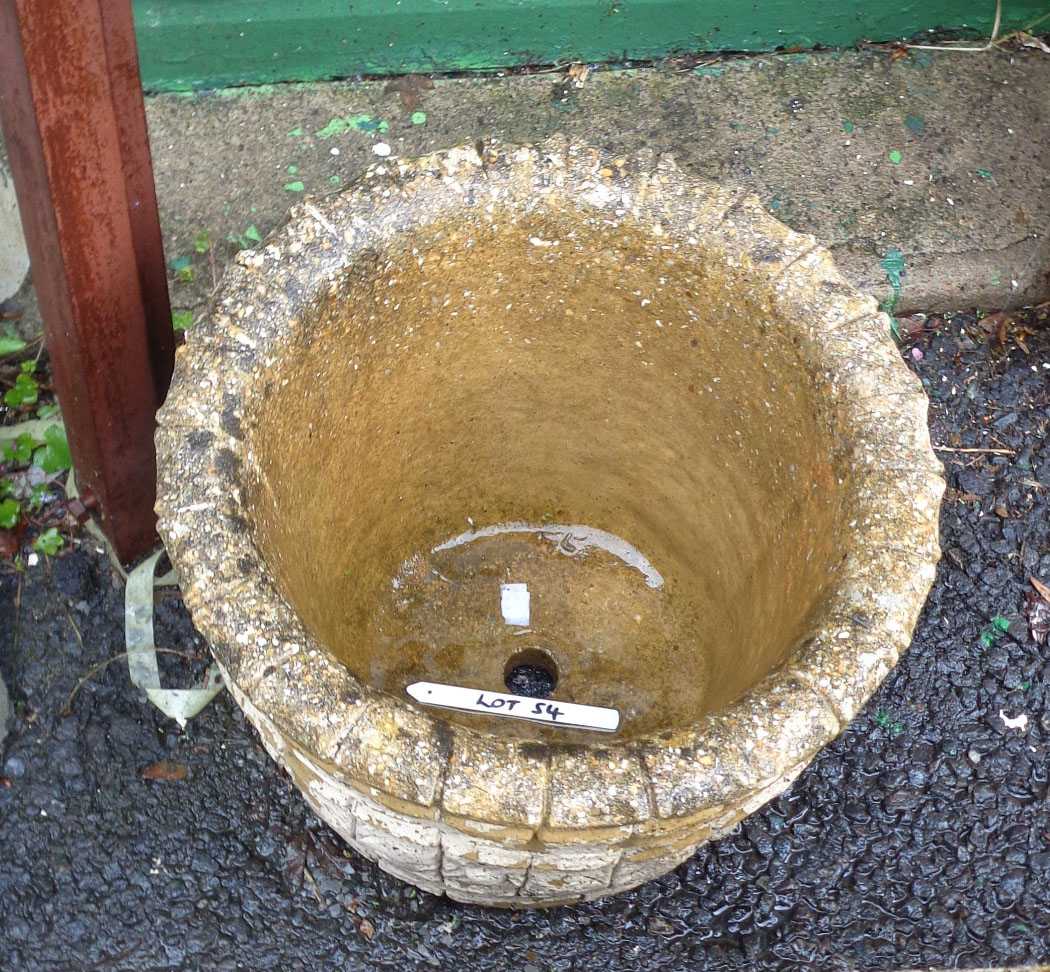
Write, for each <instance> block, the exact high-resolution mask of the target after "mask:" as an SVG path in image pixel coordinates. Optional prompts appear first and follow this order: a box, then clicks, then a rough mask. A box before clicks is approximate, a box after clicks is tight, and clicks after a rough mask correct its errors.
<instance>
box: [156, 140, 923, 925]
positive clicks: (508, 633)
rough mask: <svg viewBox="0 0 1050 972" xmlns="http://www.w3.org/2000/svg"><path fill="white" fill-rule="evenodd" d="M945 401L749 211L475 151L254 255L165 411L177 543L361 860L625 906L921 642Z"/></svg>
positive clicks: (455, 881)
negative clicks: (938, 404)
mask: <svg viewBox="0 0 1050 972" xmlns="http://www.w3.org/2000/svg"><path fill="white" fill-rule="evenodd" d="M479 153H480V154H479ZM925 410H926V401H925V398H924V396H923V393H922V390H921V388H920V387H919V384H918V382H917V381H916V379H915V378H914V377H913V376H912V375H911V374H910V373H909V372H908V370H907V369H906V368H905V367H904V365H903V364H902V363H901V361H900V359H899V356H898V353H897V351H896V348H895V347H894V345H893V342H892V339H891V337H890V330H889V321H888V319H887V318H886V317H885V316H884V315H882V314H880V313H879V312H878V310H877V307H876V304H875V302H874V301H873V300H872V299H871V298H867V297H860V296H858V295H857V294H855V293H854V292H852V291H851V290H850V288H849V287H848V286H846V285H845V284H844V282H843V281H842V279H841V277H840V276H839V275H838V273H837V272H836V271H835V269H834V267H833V266H832V264H831V261H830V258H829V257H828V254H827V253H826V252H825V251H824V250H823V249H821V248H820V247H818V246H816V245H815V242H814V240H813V239H812V238H810V237H806V236H802V235H799V234H796V233H794V232H792V231H791V230H789V229H787V228H786V227H785V226H783V225H782V224H780V223H778V222H776V221H775V220H774V219H772V218H771V217H769V216H768V215H767V214H766V213H765V212H764V211H763V210H762V209H761V207H760V206H759V204H758V203H757V202H756V201H755V200H753V199H751V198H750V197H748V196H745V195H742V194H740V193H738V192H736V191H730V190H725V189H721V188H719V187H717V186H713V185H709V184H705V183H701V182H698V181H696V180H693V179H691V178H689V177H686V176H685V175H683V173H682V172H681V171H680V170H678V169H677V168H676V167H675V166H674V164H673V163H672V162H671V161H669V160H667V159H660V160H654V159H652V158H644V157H632V158H625V159H616V158H606V157H604V156H601V155H600V154H599V153H598V152H595V151H592V150H590V149H587V148H584V147H580V146H577V145H571V144H570V145H566V144H565V143H561V142H558V143H551V144H546V145H543V146H540V147H525V148H510V147H506V148H505V147H501V146H499V145H480V146H478V147H477V149H475V148H473V147H461V148H457V149H452V150H450V151H448V152H445V153H440V154H438V155H434V156H429V157H426V158H422V159H417V160H414V161H409V162H399V161H387V162H384V163H383V164H381V165H377V166H374V167H373V168H372V169H371V170H369V172H368V173H367V174H366V175H365V176H364V177H363V179H362V180H361V182H360V184H359V185H357V186H355V187H354V188H352V189H350V190H349V191H347V192H345V193H343V194H341V195H338V196H334V197H331V198H329V199H326V200H323V201H319V202H317V203H316V204H310V203H307V204H305V205H303V206H300V207H298V209H297V210H296V211H295V212H294V214H293V219H292V222H291V223H290V224H289V225H288V226H287V227H285V228H284V229H282V230H281V231H280V232H278V233H277V234H275V235H274V236H273V237H272V238H271V239H270V240H268V241H267V242H266V243H265V244H264V245H263V246H261V247H260V248H259V249H257V250H253V251H244V252H242V253H241V254H239V256H238V258H237V263H236V265H235V266H234V267H233V268H232V269H231V270H230V271H229V273H228V274H227V276H226V278H225V280H224V282H223V284H222V286H221V288H220V291H219V294H218V295H217V298H216V300H215V302H214V305H213V308H212V312H211V313H210V314H209V316H208V318H207V320H205V321H203V322H202V323H201V324H199V325H198V326H197V327H196V328H195V329H194V330H193V331H192V332H190V334H189V337H188V341H187V344H186V346H185V348H184V349H183V350H182V351H181V352H180V354H179V358H178V363H177V366H176V374H175V379H174V382H173V385H172V390H171V394H170V395H169V398H168V402H167V404H166V405H165V406H164V408H163V410H162V412H161V415H160V429H159V431H158V433H157V445H158V458H159V466H160V486H159V498H158V505H157V509H158V513H159V516H160V531H161V534H162V536H163V537H164V540H165V543H166V545H167V547H168V550H169V552H170V555H171V559H172V562H173V564H174V565H175V568H176V570H177V571H178V574H179V577H180V579H181V582H182V587H183V592H184V595H185V599H186V603H187V604H188V605H189V607H190V610H191V611H192V612H193V616H194V619H195V621H196V623H197V625H198V627H199V628H200V630H201V631H202V632H203V633H204V634H205V635H206V636H207V638H208V639H209V640H210V642H211V644H212V646H213V650H214V654H215V657H216V660H217V661H218V663H219V664H220V666H221V667H222V669H223V671H224V673H225V675H226V679H227V683H228V685H229V687H230V689H231V691H232V692H233V694H234V697H235V698H236V700H237V702H238V703H239V704H240V705H241V706H242V708H243V709H244V711H245V712H246V714H247V715H248V717H249V718H250V719H251V721H252V722H253V723H254V725H255V726H256V728H257V729H258V730H259V733H260V735H261V737H262V740H263V743H264V745H265V746H266V748H267V749H268V750H269V752H270V753H271V755H272V756H273V757H274V758H275V759H277V760H278V761H279V762H280V763H281V764H282V765H284V766H285V767H286V768H287V769H288V771H289V772H290V773H291V775H292V777H293V779H294V780H295V782H296V784H297V785H298V786H299V788H300V789H301V790H302V792H303V794H304V795H305V797H306V799H307V800H308V801H309V803H310V804H311V806H312V807H313V808H314V809H315V810H316V811H317V813H318V814H319V815H320V816H321V817H322V818H324V819H325V820H326V821H327V822H328V823H329V824H330V825H331V826H332V827H334V828H335V829H336V830H337V831H339V833H340V834H342V835H343V837H344V838H345V839H346V840H347V841H348V842H349V843H350V844H351V845H352V846H354V847H355V848H356V849H357V850H358V851H360V852H361V853H362V854H364V855H366V856H367V857H370V858H372V859H374V860H377V861H378V862H379V864H380V866H382V867H383V868H384V869H386V870H387V871H389V872H390V873H392V874H395V875H397V876H398V877H401V878H403V879H404V880H406V881H410V882H412V883H413V884H416V885H418V886H419V887H422V888H425V889H427V890H428V891H433V892H435V893H440V892H444V893H447V894H449V895H450V896H452V897H453V898H456V899H458V900H461V901H473V902H480V903H483V904H498V905H512V906H516V905H551V904H556V903H560V902H568V901H575V900H579V899H581V898H583V899H588V898H596V897H599V896H601V895H605V894H610V893H614V892H616V891H620V890H624V889H626V888H630V887H633V886H635V885H637V884H639V883H641V882H643V881H645V880H647V879H649V878H652V877H655V876H657V875H659V874H661V873H663V872H665V871H667V870H668V869H670V868H672V867H674V866H675V865H676V864H678V863H679V862H681V861H682V860H684V859H685V858H686V857H688V856H689V855H690V854H692V853H693V852H694V851H695V849H696V848H697V847H698V846H699V845H700V844H701V843H703V842H704V841H707V840H710V839H713V838H716V837H718V836H719V835H721V834H724V833H725V832H726V831H728V830H729V829H730V828H732V827H733V826H734V824H735V823H736V822H737V821H739V820H740V819H741V818H742V817H744V816H745V815H747V814H748V813H750V812H752V811H754V810H756V809H757V808H758V807H760V806H762V804H764V803H765V802H766V801H767V800H769V799H770V798H772V797H774V796H776V795H777V794H778V793H780V792H781V791H782V790H783V789H784V788H786V787H787V786H788V785H789V784H790V783H791V781H792V780H793V779H794V778H795V777H796V776H797V775H798V774H799V773H800V772H801V771H802V769H803V768H804V767H805V766H806V764H807V763H808V762H809V761H810V760H811V759H812V757H813V756H814V755H815V754H816V752H817V751H818V750H819V749H820V748H821V747H822V746H824V745H825V744H826V743H828V742H829V741H830V740H832V739H833V738H834V737H835V736H836V735H838V733H839V732H841V730H842V729H843V727H844V726H845V725H846V723H847V722H848V721H849V720H850V719H852V718H853V716H854V715H855V714H856V712H857V711H858V709H859V708H860V707H861V706H862V705H863V704H864V702H865V701H866V700H867V698H868V697H869V696H870V695H871V693H872V692H873V691H874V690H875V688H876V687H877V686H878V685H879V683H880V682H881V681H882V679H883V678H885V676H886V674H887V673H888V672H889V671H890V670H891V669H892V668H893V666H894V664H895V663H896V661H897V659H898V657H899V656H900V654H901V653H902V652H903V651H904V650H905V649H906V648H907V646H908V643H909V639H910V635H911V631H912V628H913V625H914V623H915V620H916V617H917V615H918V612H919V610H920V608H921V606H922V603H923V601H924V599H925V597H926V594H927V592H928V589H929V587H930V584H931V583H932V580H933V576H934V568H935V565H936V562H937V559H938V556H939V548H938V544H937V511H938V505H939V500H940V496H941V492H942V489H943V483H942V479H941V471H940V466H939V464H938V462H937V461H936V459H935V457H934V455H933V453H932V451H931V449H930V444H929V437H928V433H927V428H926V419H925ZM450 687H451V688H450ZM432 703H442V704H443V707H438V706H437V705H435V704H432ZM449 706H452V707H449ZM579 706H582V707H584V708H576V707H579ZM508 715H509V716H510V717H509V718H508V717H507V716H508ZM519 716H525V717H526V718H518V717H519Z"/></svg>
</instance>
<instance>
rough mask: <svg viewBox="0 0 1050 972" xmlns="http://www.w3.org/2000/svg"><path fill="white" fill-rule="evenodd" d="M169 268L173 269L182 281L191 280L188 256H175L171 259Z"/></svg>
mask: <svg viewBox="0 0 1050 972" xmlns="http://www.w3.org/2000/svg"><path fill="white" fill-rule="evenodd" d="M171 269H172V270H174V271H175V273H176V274H177V275H178V278H179V280H180V281H181V282H182V283H190V282H191V281H192V280H193V267H191V266H190V258H189V257H184V256H181V257H175V259H174V260H172V261H171Z"/></svg>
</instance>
